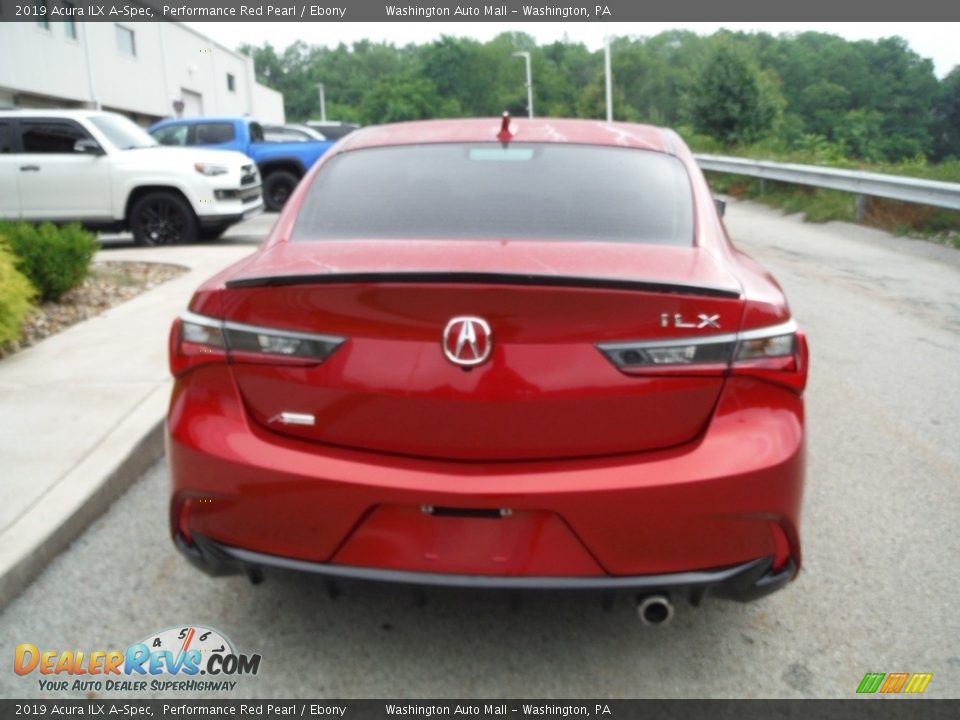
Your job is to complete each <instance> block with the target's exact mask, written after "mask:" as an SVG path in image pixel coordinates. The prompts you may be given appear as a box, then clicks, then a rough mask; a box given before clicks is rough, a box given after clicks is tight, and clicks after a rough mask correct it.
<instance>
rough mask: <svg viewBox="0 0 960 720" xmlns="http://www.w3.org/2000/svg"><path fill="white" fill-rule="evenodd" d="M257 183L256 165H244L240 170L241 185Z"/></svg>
mask: <svg viewBox="0 0 960 720" xmlns="http://www.w3.org/2000/svg"><path fill="white" fill-rule="evenodd" d="M256 181H257V167H256V165H244V166H242V167H241V168H240V185H241V186H242V185H252V184H253V183H255V182H256Z"/></svg>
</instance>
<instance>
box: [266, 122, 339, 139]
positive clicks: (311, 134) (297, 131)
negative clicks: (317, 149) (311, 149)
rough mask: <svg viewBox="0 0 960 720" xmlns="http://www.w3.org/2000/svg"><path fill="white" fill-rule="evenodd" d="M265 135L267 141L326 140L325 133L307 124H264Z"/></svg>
mask: <svg viewBox="0 0 960 720" xmlns="http://www.w3.org/2000/svg"><path fill="white" fill-rule="evenodd" d="M263 137H264V140H266V141H267V142H308V141H310V140H319V141H321V142H322V141H323V140H326V139H327V138H325V137H324V136H323V134H321V133H319V132H317V131H316V130H314V129H313V128H312V127H308V126H307V125H297V124H288V125H264V126H263Z"/></svg>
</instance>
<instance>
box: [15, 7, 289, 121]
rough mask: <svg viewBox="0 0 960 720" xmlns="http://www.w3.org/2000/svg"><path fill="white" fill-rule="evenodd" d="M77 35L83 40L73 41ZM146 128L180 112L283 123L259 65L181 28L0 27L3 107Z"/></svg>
mask: <svg viewBox="0 0 960 720" xmlns="http://www.w3.org/2000/svg"><path fill="white" fill-rule="evenodd" d="M72 35H75V37H72ZM97 102H99V103H100V105H101V106H102V107H103V108H105V109H111V110H117V111H120V112H123V113H125V114H127V115H129V116H130V117H132V118H134V119H135V120H137V121H138V122H141V123H142V124H147V123H149V122H153V121H155V120H158V119H160V118H164V117H171V116H174V115H175V114H176V113H177V108H178V107H180V105H179V103H181V102H182V103H183V110H182V113H183V114H184V115H189V114H203V115H247V114H249V115H251V116H253V117H255V118H257V119H259V120H262V121H265V122H283V121H284V115H283V96H282V95H281V94H280V93H278V92H276V91H274V90H271V89H269V88H266V87H263V86H261V85H259V84H258V83H256V81H255V80H254V73H253V61H252V60H251V59H250V58H247V57H245V56H243V55H241V54H239V53H236V52H234V51H232V50H229V49H227V48H225V47H223V46H221V45H218V44H217V43H215V42H213V41H212V40H210V39H209V38H206V37H205V36H203V35H201V34H200V33H197V32H196V31H194V30H192V29H191V28H189V27H187V26H185V25H181V24H179V23H137V22H130V23H110V22H97V23H76V24H70V23H65V22H50V23H49V24H48V25H47V26H46V27H44V26H41V25H38V24H34V23H0V106H3V105H7V106H9V105H17V106H21V107H95V106H96V103H97Z"/></svg>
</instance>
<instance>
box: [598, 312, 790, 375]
mask: <svg viewBox="0 0 960 720" xmlns="http://www.w3.org/2000/svg"><path fill="white" fill-rule="evenodd" d="M597 348H598V349H599V350H600V352H602V353H603V354H604V355H605V356H606V357H607V359H608V360H610V362H612V363H613V364H614V365H615V366H616V367H617V368H619V369H620V370H622V371H623V372H625V373H627V374H631V375H633V374H636V375H662V374H678V375H690V374H697V375H722V374H726V373H727V372H731V373H733V374H735V375H751V376H754V377H760V378H763V379H765V380H770V381H772V382H776V383H779V384H781V385H786V386H788V387H790V388H793V389H795V390H798V391H802V390H803V388H804V386H805V385H806V377H807V370H806V368H807V344H806V339H805V337H804V335H803V333H802V332H800V331H799V330H798V329H797V325H796V323H795V322H794V321H793V320H790V321H788V322H786V323H782V324H780V325H772V326H770V327H765V328H757V329H754V330H745V331H742V332H739V333H727V334H723V335H708V336H704V337H697V338H681V339H675V340H674V339H671V340H643V341H637V342H616V343H600V344H599V345H597Z"/></svg>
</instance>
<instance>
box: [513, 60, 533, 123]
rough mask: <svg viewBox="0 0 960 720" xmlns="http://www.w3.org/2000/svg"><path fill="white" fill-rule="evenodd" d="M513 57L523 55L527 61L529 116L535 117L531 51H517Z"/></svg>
mask: <svg viewBox="0 0 960 720" xmlns="http://www.w3.org/2000/svg"><path fill="white" fill-rule="evenodd" d="M513 57H522V58H523V59H524V60H526V61H527V116H528V117H530V118H531V119H533V74H532V73H531V72H530V53H528V52H526V51H525V50H523V51H517V52H515V53H513Z"/></svg>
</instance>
